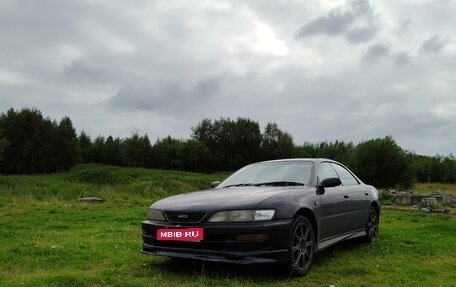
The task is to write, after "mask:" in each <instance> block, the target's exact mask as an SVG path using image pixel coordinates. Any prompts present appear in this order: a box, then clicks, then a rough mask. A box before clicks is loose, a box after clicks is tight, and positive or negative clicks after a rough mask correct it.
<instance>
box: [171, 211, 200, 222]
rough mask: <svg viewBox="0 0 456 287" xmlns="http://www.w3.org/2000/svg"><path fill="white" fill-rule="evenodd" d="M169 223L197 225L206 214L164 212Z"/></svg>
mask: <svg viewBox="0 0 456 287" xmlns="http://www.w3.org/2000/svg"><path fill="white" fill-rule="evenodd" d="M165 215H166V218H167V219H168V221H169V222H171V223H198V222H200V221H201V220H203V218H204V216H206V212H171V211H167V212H165Z"/></svg>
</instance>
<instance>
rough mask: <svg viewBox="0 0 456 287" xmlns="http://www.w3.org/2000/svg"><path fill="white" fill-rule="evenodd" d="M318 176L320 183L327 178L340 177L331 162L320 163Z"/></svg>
mask: <svg viewBox="0 0 456 287" xmlns="http://www.w3.org/2000/svg"><path fill="white" fill-rule="evenodd" d="M317 176H318V182H319V183H320V182H321V181H322V180H324V179H326V178H331V177H339V176H338V175H337V173H336V171H335V170H334V168H333V167H332V166H331V164H329V162H323V163H320V165H319V166H318V173H317Z"/></svg>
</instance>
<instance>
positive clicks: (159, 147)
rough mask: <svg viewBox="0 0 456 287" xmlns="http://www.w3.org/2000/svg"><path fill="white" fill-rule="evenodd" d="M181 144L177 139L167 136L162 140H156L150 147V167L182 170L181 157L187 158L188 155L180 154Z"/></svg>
mask: <svg viewBox="0 0 456 287" xmlns="http://www.w3.org/2000/svg"><path fill="white" fill-rule="evenodd" d="M182 145H183V142H182V141H181V140H178V139H173V138H171V137H170V136H167V137H165V138H163V139H157V141H156V142H155V144H154V145H153V146H152V165H153V167H156V168H161V169H180V170H182V169H184V164H183V162H182V161H183V160H185V158H183V156H188V153H186V152H184V153H183V154H181V150H182Z"/></svg>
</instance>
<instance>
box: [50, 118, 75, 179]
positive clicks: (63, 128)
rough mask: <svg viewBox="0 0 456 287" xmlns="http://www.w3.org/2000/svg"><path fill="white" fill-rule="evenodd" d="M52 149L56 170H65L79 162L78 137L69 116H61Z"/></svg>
mask: <svg viewBox="0 0 456 287" xmlns="http://www.w3.org/2000/svg"><path fill="white" fill-rule="evenodd" d="M54 151H55V153H54V158H55V159H56V168H57V170H67V169H69V168H70V167H72V166H73V165H75V164H77V163H79V162H81V150H80V146H79V142H78V137H77V135H76V130H75V128H74V127H73V123H72V122H71V120H70V118H69V117H63V118H62V119H61V120H60V123H59V125H58V126H57V129H56V142H55V144H54Z"/></svg>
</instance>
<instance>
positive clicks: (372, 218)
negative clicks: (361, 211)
mask: <svg viewBox="0 0 456 287" xmlns="http://www.w3.org/2000/svg"><path fill="white" fill-rule="evenodd" d="M377 239H378V212H377V210H376V209H375V207H373V206H371V207H370V208H369V217H368V218H367V224H366V242H368V243H374V242H375V241H376V240H377Z"/></svg>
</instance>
